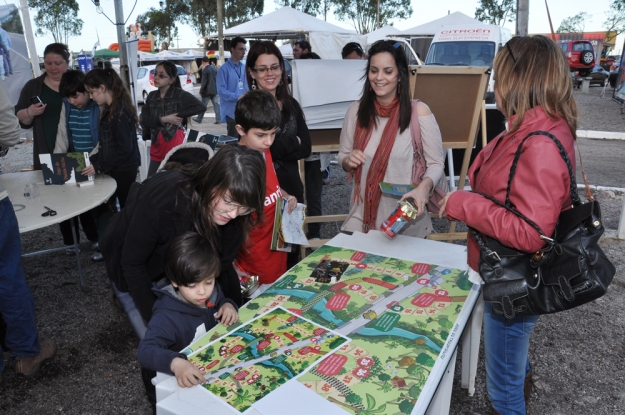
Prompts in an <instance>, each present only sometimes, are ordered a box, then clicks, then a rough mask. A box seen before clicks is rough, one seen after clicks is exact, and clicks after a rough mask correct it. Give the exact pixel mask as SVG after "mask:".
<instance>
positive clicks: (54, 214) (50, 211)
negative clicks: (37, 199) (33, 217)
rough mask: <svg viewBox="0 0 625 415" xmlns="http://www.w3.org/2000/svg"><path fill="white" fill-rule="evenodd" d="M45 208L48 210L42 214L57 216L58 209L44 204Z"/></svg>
mask: <svg viewBox="0 0 625 415" xmlns="http://www.w3.org/2000/svg"><path fill="white" fill-rule="evenodd" d="M44 208H46V209H47V211H46V212H43V213H42V214H41V216H56V210H54V209H50V208H49V207H47V206H44Z"/></svg>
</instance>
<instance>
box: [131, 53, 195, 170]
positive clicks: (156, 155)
mask: <svg viewBox="0 0 625 415" xmlns="http://www.w3.org/2000/svg"><path fill="white" fill-rule="evenodd" d="M154 86H156V87H157V88H158V89H157V90H156V91H152V92H150V93H149V94H148V97H147V99H146V100H145V105H144V106H143V109H142V110H141V120H140V124H141V130H142V134H143V139H144V140H151V141H152V145H151V147H150V166H149V168H148V177H149V176H151V175H153V174H154V173H155V172H156V169H157V168H158V166H159V164H160V163H161V161H163V159H164V158H165V155H166V154H167V153H168V152H169V150H171V149H172V148H174V147H175V146H177V145H180V144H182V142H183V140H184V130H183V128H184V127H186V126H187V118H188V117H190V116H192V115H197V114H200V113H204V112H205V111H206V105H204V104H202V102H201V101H200V100H199V99H198V98H197V97H194V96H193V95H191V94H190V93H188V92H187V91H184V90H182V86H181V84H180V77H179V76H178V67H177V66H176V65H174V64H173V63H171V62H169V61H162V62H159V63H158V64H157V65H156V68H154Z"/></svg>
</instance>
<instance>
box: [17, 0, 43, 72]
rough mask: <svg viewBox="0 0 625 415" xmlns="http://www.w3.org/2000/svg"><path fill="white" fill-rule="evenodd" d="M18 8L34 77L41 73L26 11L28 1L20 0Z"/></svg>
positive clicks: (31, 27)
mask: <svg viewBox="0 0 625 415" xmlns="http://www.w3.org/2000/svg"><path fill="white" fill-rule="evenodd" d="M20 10H21V11H22V21H23V23H24V32H25V33H24V34H25V35H26V43H27V44H28V54H29V55H30V61H31V63H32V67H33V73H34V75H35V77H39V76H40V75H41V70H40V69H39V57H38V56H37V48H36V47H35V36H34V35H33V26H32V25H31V24H30V12H29V11H28V1H27V0H20Z"/></svg>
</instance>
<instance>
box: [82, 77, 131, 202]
mask: <svg viewBox="0 0 625 415" xmlns="http://www.w3.org/2000/svg"><path fill="white" fill-rule="evenodd" d="M85 89H86V90H87V92H88V93H89V95H90V96H91V98H92V99H93V100H94V101H95V102H96V103H97V104H98V105H100V106H101V107H102V109H101V114H100V130H99V136H100V137H99V141H98V152H97V153H96V154H93V155H92V156H91V157H90V160H91V166H89V167H87V168H86V169H85V170H83V172H82V174H84V175H88V176H91V175H93V174H95V173H98V174H99V173H105V174H108V175H109V176H111V177H112V178H113V179H115V181H116V182H117V190H115V194H113V197H112V198H111V200H113V201H114V200H115V198H117V199H118V200H119V205H120V207H121V208H123V207H124V206H126V199H127V198H128V192H129V191H130V186H131V185H132V184H133V183H134V182H135V181H136V179H137V168H138V167H139V166H140V165H141V158H140V156H139V146H138V145H137V125H138V123H139V119H138V117H137V112H136V110H135V106H134V105H133V103H132V100H131V99H130V94H129V93H128V90H127V89H126V87H125V86H124V84H123V83H122V80H121V78H120V77H119V75H117V72H115V70H114V69H112V68H106V69H102V68H96V69H92V70H91V71H89V72H88V73H87V75H85Z"/></svg>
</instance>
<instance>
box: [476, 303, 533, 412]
mask: <svg viewBox="0 0 625 415" xmlns="http://www.w3.org/2000/svg"><path fill="white" fill-rule="evenodd" d="M536 321H538V316H519V317H515V318H513V319H507V318H505V317H504V316H498V315H496V314H493V312H492V305H491V304H489V303H484V354H485V362H486V389H487V390H488V395H489V396H490V400H491V402H492V405H493V408H494V409H496V410H497V412H499V413H500V414H502V415H525V414H526V410H525V400H524V397H523V386H524V382H525V375H526V374H527V372H529V370H530V361H529V357H528V351H529V343H530V335H531V334H532V330H533V329H534V324H536Z"/></svg>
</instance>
